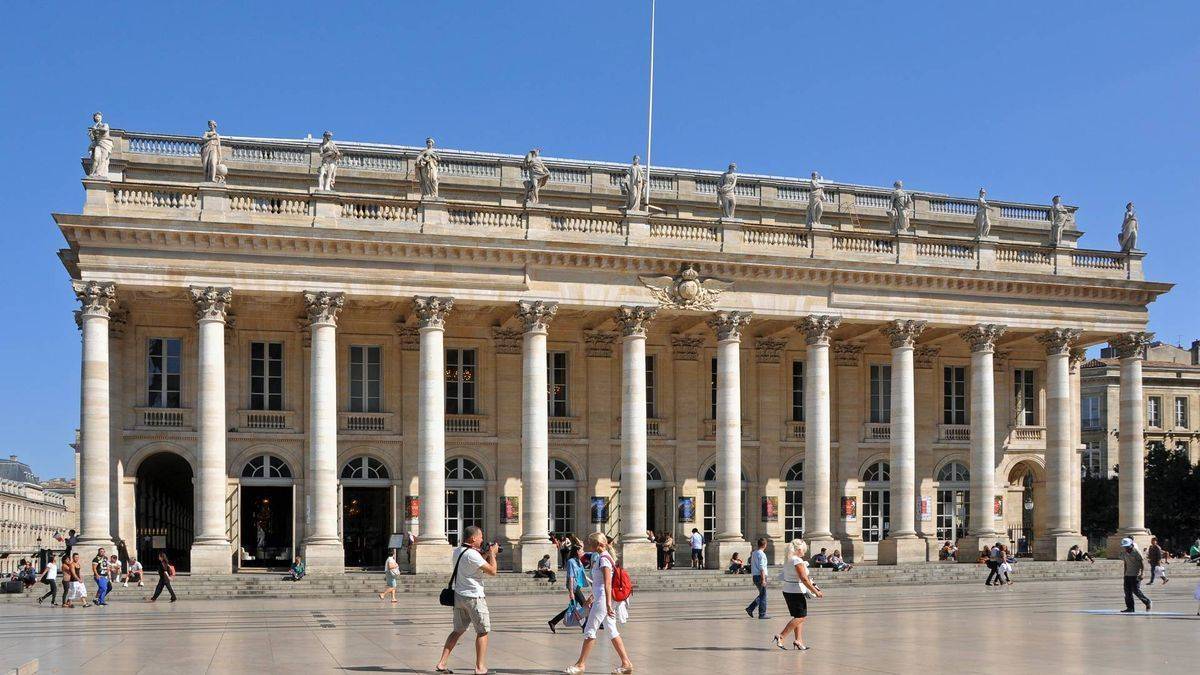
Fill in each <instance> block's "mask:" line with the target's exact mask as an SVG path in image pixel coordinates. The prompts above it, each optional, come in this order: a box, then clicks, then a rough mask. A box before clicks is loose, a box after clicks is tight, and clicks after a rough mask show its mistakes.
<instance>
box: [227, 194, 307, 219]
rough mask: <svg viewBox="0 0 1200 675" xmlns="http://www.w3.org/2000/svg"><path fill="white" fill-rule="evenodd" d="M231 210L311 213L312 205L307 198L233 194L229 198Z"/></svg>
mask: <svg viewBox="0 0 1200 675" xmlns="http://www.w3.org/2000/svg"><path fill="white" fill-rule="evenodd" d="M229 208H230V209H231V210H233V211H248V212H250V213H265V214H271V215H277V216H308V215H312V206H311V204H310V202H309V201H308V200H307V199H289V198H287V197H271V196H261V195H253V194H234V195H233V196H232V197H231V198H230V200H229Z"/></svg>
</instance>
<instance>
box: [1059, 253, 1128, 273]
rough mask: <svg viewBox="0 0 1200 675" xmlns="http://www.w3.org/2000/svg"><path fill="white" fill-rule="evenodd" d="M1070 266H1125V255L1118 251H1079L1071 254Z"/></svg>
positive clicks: (1093, 267) (1102, 267) (1103, 267)
mask: <svg viewBox="0 0 1200 675" xmlns="http://www.w3.org/2000/svg"><path fill="white" fill-rule="evenodd" d="M1071 266H1072V267H1082V268H1085V269H1097V270H1119V269H1124V268H1125V256H1123V255H1121V254H1119V253H1095V252H1091V251H1088V252H1080V253H1072V254H1071Z"/></svg>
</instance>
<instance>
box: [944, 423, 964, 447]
mask: <svg viewBox="0 0 1200 675" xmlns="http://www.w3.org/2000/svg"><path fill="white" fill-rule="evenodd" d="M938 440H939V441H942V442H945V443H967V442H969V441H970V440H971V425H969V424H939V425H938Z"/></svg>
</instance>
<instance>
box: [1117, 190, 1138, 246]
mask: <svg viewBox="0 0 1200 675" xmlns="http://www.w3.org/2000/svg"><path fill="white" fill-rule="evenodd" d="M1137 240H1138V219H1137V214H1136V213H1134V212H1133V202H1129V203H1128V204H1126V205H1125V220H1123V221H1122V222H1121V233H1120V234H1118V235H1117V241H1118V242H1119V243H1120V244H1121V252H1122V253H1129V252H1130V251H1136V250H1137Z"/></svg>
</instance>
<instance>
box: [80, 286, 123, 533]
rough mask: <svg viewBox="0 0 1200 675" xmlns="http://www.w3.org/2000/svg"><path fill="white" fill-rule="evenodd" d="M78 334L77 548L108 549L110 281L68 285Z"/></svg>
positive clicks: (113, 292)
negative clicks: (75, 303)
mask: <svg viewBox="0 0 1200 675" xmlns="http://www.w3.org/2000/svg"><path fill="white" fill-rule="evenodd" d="M71 286H72V288H73V289H74V291H75V297H76V298H77V299H78V300H79V304H80V309H79V312H78V314H77V315H76V319H77V320H78V322H79V327H80V330H81V331H82V332H83V356H82V359H83V367H82V372H81V392H80V415H79V418H80V419H79V435H80V437H79V533H78V535H79V545H78V548H79V549H83V548H85V547H86V548H87V549H89V550H90V549H92V548H94V547H104V548H107V549H110V550H111V549H112V546H113V540H112V531H111V522H110V519H109V506H110V504H109V494H108V491H109V445H110V438H109V432H110V430H109V355H108V338H109V334H108V333H109V315H110V313H111V312H112V311H113V309H114V308H115V306H116V303H117V287H116V284H114V283H112V282H104V281H72V282H71Z"/></svg>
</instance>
